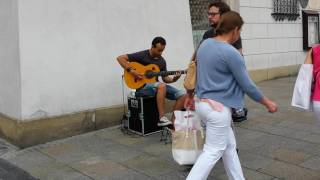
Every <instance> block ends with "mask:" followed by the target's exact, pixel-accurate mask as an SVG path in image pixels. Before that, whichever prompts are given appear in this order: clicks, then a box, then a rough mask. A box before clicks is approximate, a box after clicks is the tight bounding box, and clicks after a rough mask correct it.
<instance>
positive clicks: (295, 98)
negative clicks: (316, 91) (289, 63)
mask: <svg viewBox="0 0 320 180" xmlns="http://www.w3.org/2000/svg"><path fill="white" fill-rule="evenodd" d="M312 83H313V64H302V65H301V67H300V70H299V73H298V76H297V79H296V83H295V85H294V89H293V95H292V101H291V105H292V106H294V107H298V108H301V109H303V110H307V111H312V106H311V86H312Z"/></svg>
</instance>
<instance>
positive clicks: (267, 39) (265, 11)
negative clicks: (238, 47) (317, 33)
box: [239, 0, 305, 70]
mask: <svg viewBox="0 0 320 180" xmlns="http://www.w3.org/2000/svg"><path fill="white" fill-rule="evenodd" d="M239 1H240V14H241V16H242V17H243V19H244V21H245V24H244V26H243V30H242V34H241V36H242V39H243V41H242V43H243V53H244V55H245V61H246V65H247V67H248V69H249V70H258V69H270V68H276V67H284V66H292V65H297V64H301V63H302V62H303V61H304V56H305V52H303V49H302V22H301V16H300V17H299V18H298V20H297V21H288V20H284V21H275V20H274V19H273V17H272V16H271V13H272V1H271V0H268V1H261V0H239Z"/></svg>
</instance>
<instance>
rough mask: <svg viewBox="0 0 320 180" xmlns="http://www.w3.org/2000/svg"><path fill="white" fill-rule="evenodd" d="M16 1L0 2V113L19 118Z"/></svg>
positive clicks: (19, 88) (19, 95)
mask: <svg viewBox="0 0 320 180" xmlns="http://www.w3.org/2000/svg"><path fill="white" fill-rule="evenodd" d="M18 43H19V42H18V7H17V1H16V0H10V1H4V0H2V1H0V84H1V85H0V112H1V113H3V114H5V115H7V116H9V117H11V118H14V119H19V118H20V116H21V87H20V63H19V44H18Z"/></svg>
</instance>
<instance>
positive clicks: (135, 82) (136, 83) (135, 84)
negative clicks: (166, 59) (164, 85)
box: [124, 62, 160, 89]
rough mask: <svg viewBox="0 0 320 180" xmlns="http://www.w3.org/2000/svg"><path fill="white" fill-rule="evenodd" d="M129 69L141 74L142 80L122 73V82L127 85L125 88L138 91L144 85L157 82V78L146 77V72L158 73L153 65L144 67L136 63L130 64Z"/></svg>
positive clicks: (125, 72) (157, 69)
mask: <svg viewBox="0 0 320 180" xmlns="http://www.w3.org/2000/svg"><path fill="white" fill-rule="evenodd" d="M129 65H130V67H132V69H134V70H135V71H137V72H138V73H140V74H143V78H142V79H137V78H135V77H134V76H133V75H132V74H131V73H129V72H127V71H124V81H125V83H126V84H127V86H128V87H129V88H131V89H138V88H141V87H142V86H143V85H145V84H146V83H155V82H157V77H151V78H148V77H146V76H145V75H146V73H147V72H150V71H152V72H160V68H159V67H158V66H157V65H155V64H149V65H147V66H144V65H142V64H140V63H137V62H130V63H129Z"/></svg>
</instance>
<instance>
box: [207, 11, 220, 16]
mask: <svg viewBox="0 0 320 180" xmlns="http://www.w3.org/2000/svg"><path fill="white" fill-rule="evenodd" d="M218 14H220V13H213V12H208V16H212V17H213V16H215V15H218Z"/></svg>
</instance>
